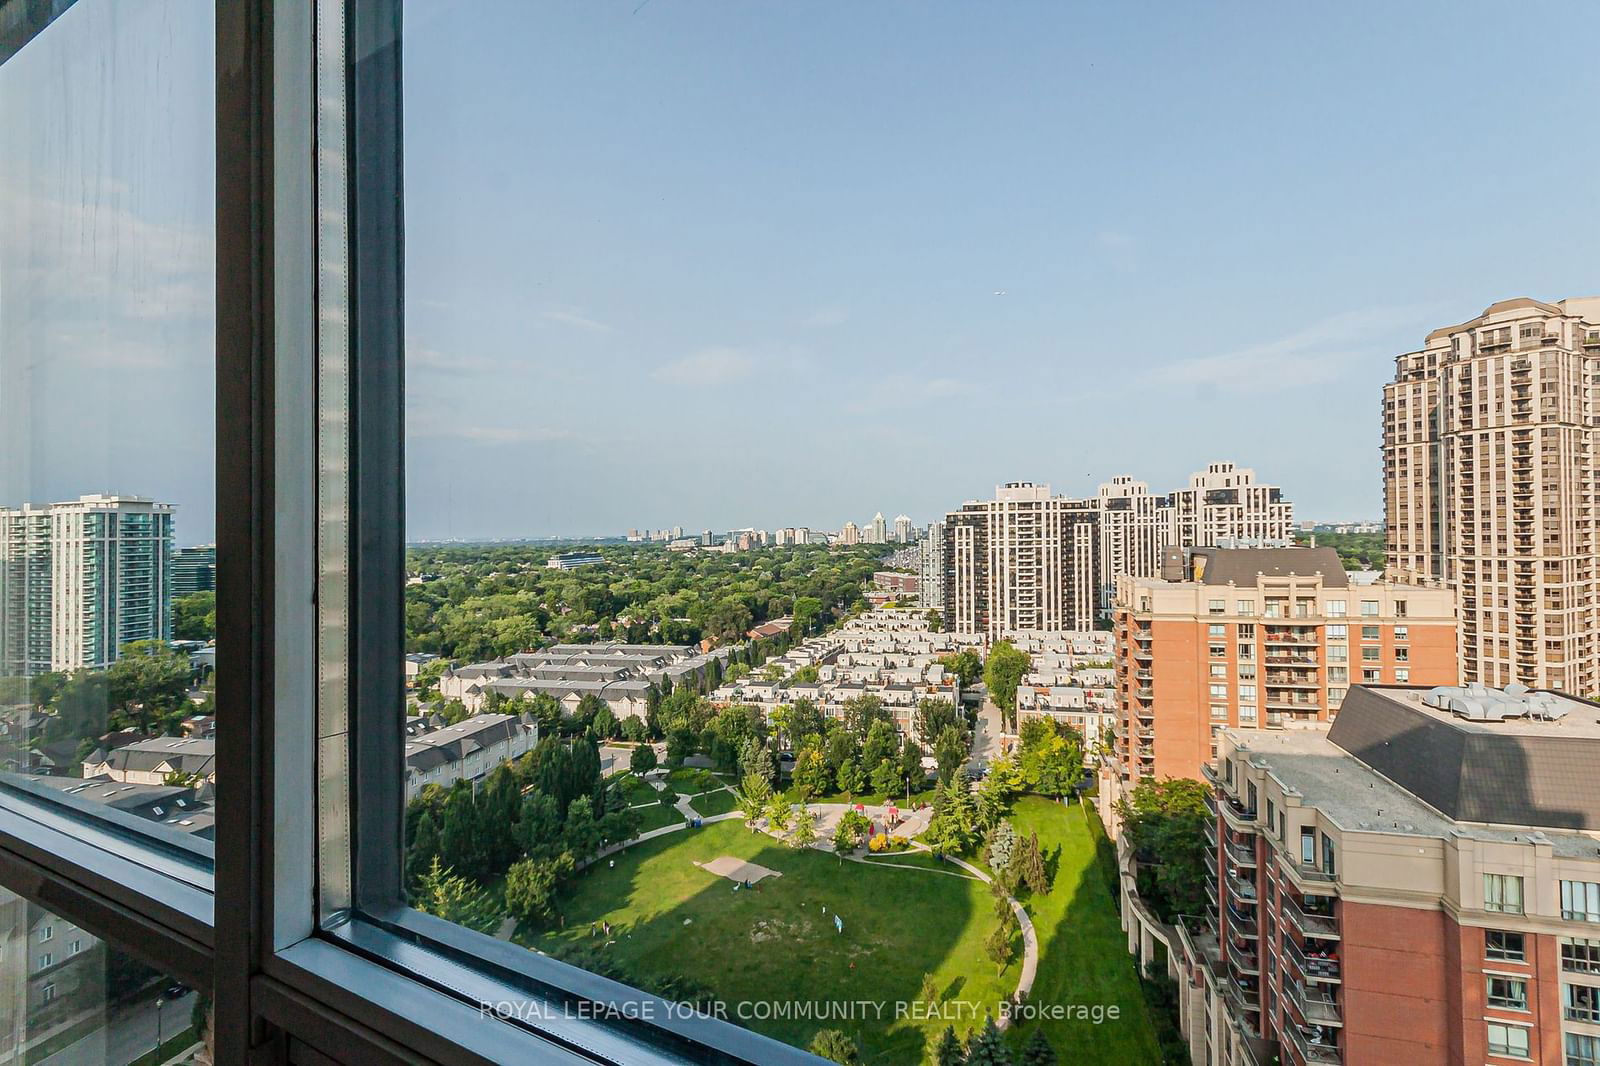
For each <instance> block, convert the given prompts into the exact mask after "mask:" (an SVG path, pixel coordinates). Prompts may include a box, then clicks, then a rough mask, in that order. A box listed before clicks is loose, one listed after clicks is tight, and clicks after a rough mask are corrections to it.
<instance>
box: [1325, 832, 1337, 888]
mask: <svg viewBox="0 0 1600 1066" xmlns="http://www.w3.org/2000/svg"><path fill="white" fill-rule="evenodd" d="M1334 859H1335V854H1334V849H1333V838H1332V837H1331V836H1329V835H1328V834H1327V833H1323V834H1322V872H1323V873H1325V874H1327V875H1328V876H1329V877H1333V876H1335V875H1337V874H1338V872H1339V864H1338V863H1336V862H1335V861H1334Z"/></svg>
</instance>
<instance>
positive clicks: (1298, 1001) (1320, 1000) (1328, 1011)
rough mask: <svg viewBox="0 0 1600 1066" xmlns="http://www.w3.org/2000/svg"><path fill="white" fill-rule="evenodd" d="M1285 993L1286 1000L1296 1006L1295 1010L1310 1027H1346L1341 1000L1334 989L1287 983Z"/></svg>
mask: <svg viewBox="0 0 1600 1066" xmlns="http://www.w3.org/2000/svg"><path fill="white" fill-rule="evenodd" d="M1284 991H1285V993H1286V995H1285V998H1286V999H1288V1000H1289V1002H1290V1003H1292V1004H1294V1008H1295V1010H1296V1011H1298V1012H1299V1014H1300V1017H1301V1018H1303V1019H1304V1020H1305V1022H1306V1023H1307V1024H1308V1025H1338V1026H1342V1025H1344V1016H1343V1014H1342V1013H1341V1012H1340V1010H1339V999H1338V997H1337V996H1336V995H1334V991H1333V989H1332V988H1328V987H1323V986H1319V985H1303V984H1300V983H1299V982H1298V981H1285V982H1284Z"/></svg>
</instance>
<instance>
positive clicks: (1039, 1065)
mask: <svg viewBox="0 0 1600 1066" xmlns="http://www.w3.org/2000/svg"><path fill="white" fill-rule="evenodd" d="M1057 1061H1058V1060H1057V1059H1056V1051H1055V1048H1053V1047H1051V1046H1050V1041H1048V1040H1046V1039H1045V1036H1044V1030H1043V1029H1035V1030H1034V1031H1033V1036H1032V1037H1030V1038H1029V1039H1028V1043H1027V1045H1026V1046H1025V1047H1024V1048H1023V1049H1022V1061H1021V1064H1020V1066H1056V1063H1057Z"/></svg>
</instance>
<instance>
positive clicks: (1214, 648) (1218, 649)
mask: <svg viewBox="0 0 1600 1066" xmlns="http://www.w3.org/2000/svg"><path fill="white" fill-rule="evenodd" d="M1207 651H1208V652H1209V654H1210V656H1211V658H1213V659H1226V658H1227V657H1228V646H1227V645H1226V644H1213V645H1211V646H1210V647H1209V648H1208V649H1207Z"/></svg>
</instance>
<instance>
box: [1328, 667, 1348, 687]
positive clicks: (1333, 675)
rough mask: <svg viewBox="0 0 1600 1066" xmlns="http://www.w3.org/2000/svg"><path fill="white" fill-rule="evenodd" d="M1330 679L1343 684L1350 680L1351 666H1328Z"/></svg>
mask: <svg viewBox="0 0 1600 1066" xmlns="http://www.w3.org/2000/svg"><path fill="white" fill-rule="evenodd" d="M1328 680H1329V681H1337V682H1340V683H1341V684H1342V683H1343V682H1346V681H1348V680H1350V668H1349V667H1348V666H1330V667H1328Z"/></svg>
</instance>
